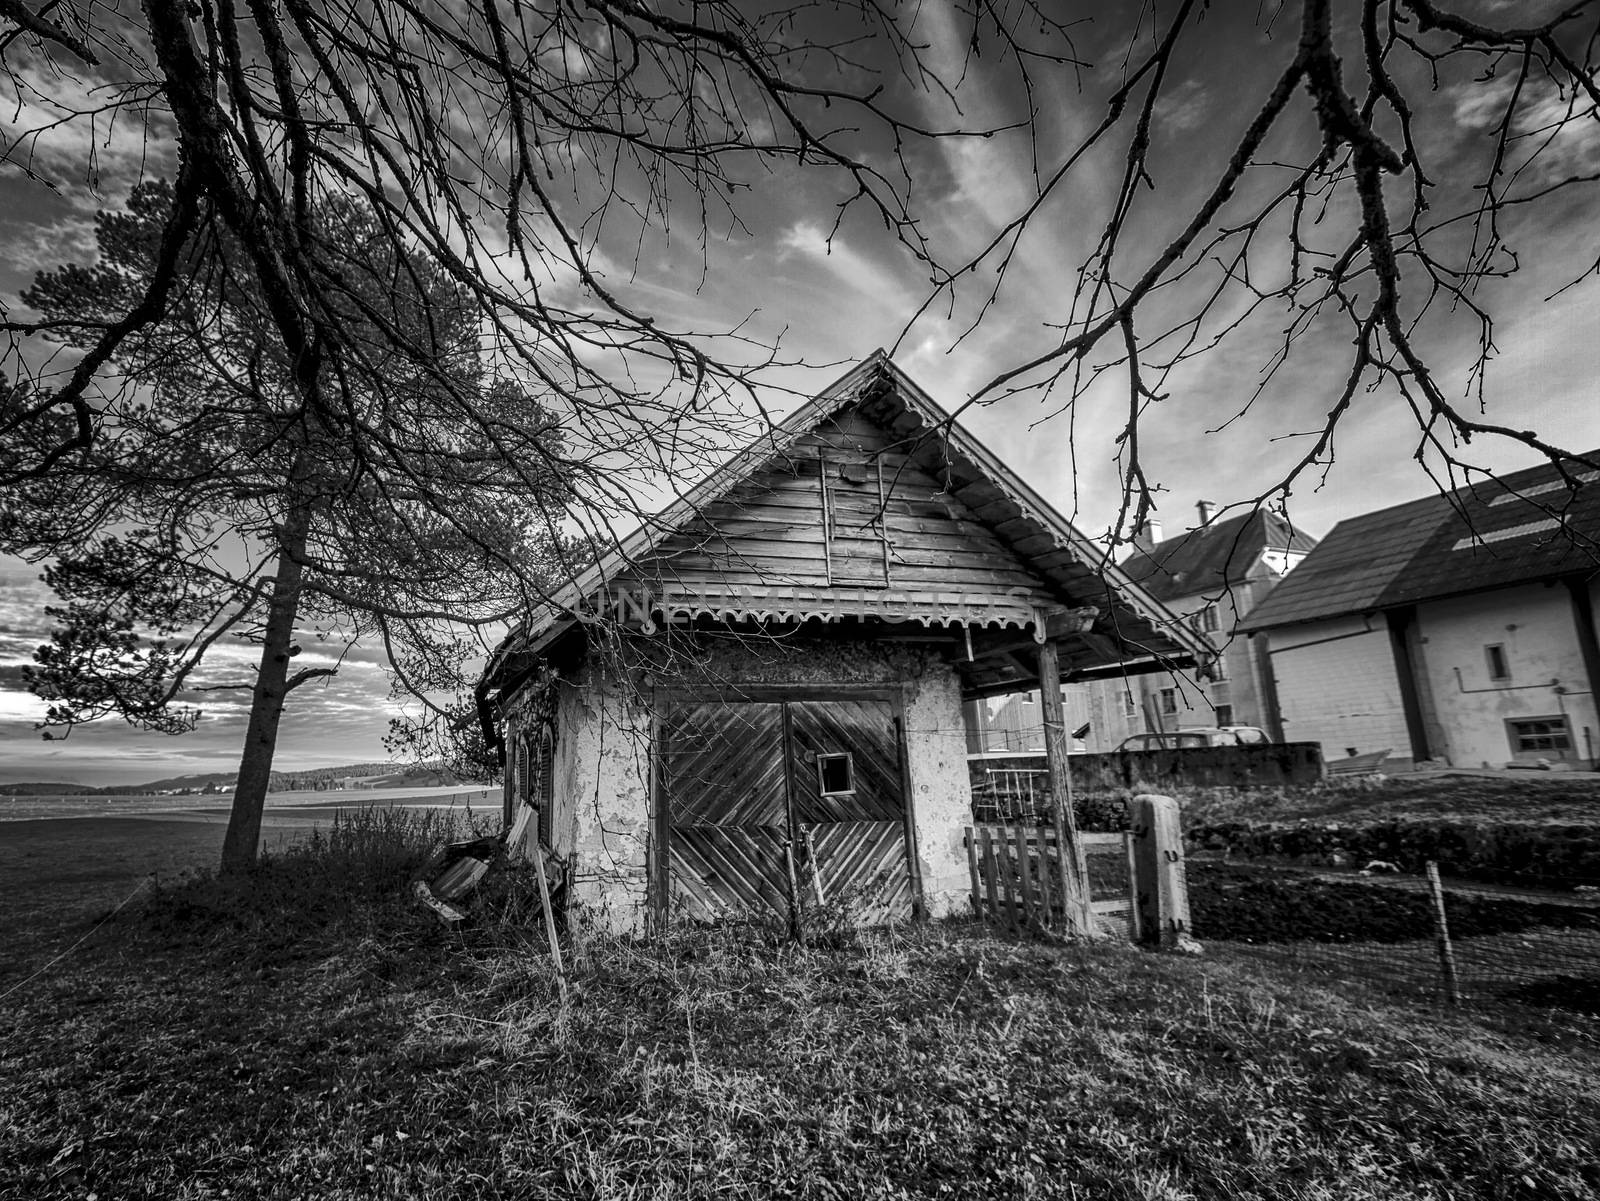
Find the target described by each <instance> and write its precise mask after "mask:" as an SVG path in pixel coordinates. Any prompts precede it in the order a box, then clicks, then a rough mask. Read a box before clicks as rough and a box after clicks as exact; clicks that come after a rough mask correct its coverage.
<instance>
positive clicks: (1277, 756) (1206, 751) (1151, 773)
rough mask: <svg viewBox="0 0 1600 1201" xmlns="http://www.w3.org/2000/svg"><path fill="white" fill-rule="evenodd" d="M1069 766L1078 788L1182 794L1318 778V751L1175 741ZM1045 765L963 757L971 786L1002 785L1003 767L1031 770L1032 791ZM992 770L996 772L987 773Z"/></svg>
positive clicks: (1309, 746)
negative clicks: (1167, 747)
mask: <svg viewBox="0 0 1600 1201" xmlns="http://www.w3.org/2000/svg"><path fill="white" fill-rule="evenodd" d="M1067 762H1068V767H1069V769H1070V771H1071V772H1072V787H1073V790H1074V791H1075V792H1078V793H1101V792H1115V793H1129V794H1131V793H1135V792H1153V793H1159V794H1163V795H1166V796H1184V795H1186V794H1188V793H1192V792H1193V791H1194V790H1195V789H1197V788H1206V789H1210V788H1283V787H1289V786H1293V785H1306V784H1315V783H1317V782H1318V781H1319V780H1321V779H1322V755H1321V752H1320V749H1319V748H1318V746H1317V744H1316V743H1314V742H1311V743H1306V742H1270V743H1263V744H1259V745H1255V746H1204V747H1174V748H1173V749H1171V750H1166V751H1107V752H1104V753H1101V754H1097V755H1071V756H1069V757H1068V760H1067ZM1044 770H1045V760H1044V756H1043V755H1032V756H1026V757H1023V756H1013V757H1008V758H1006V759H1004V760H985V759H973V760H971V761H970V762H969V763H968V771H969V773H970V775H971V780H972V787H973V789H974V791H977V792H980V793H981V792H982V791H983V788H984V784H985V781H986V780H988V781H997V783H991V784H990V787H991V789H992V788H996V787H999V788H1003V787H1004V786H1005V779H1006V772H1008V771H1010V772H1016V773H1024V772H1031V773H1033V774H1034V778H1035V791H1036V792H1037V790H1038V789H1039V788H1041V787H1042V785H1041V784H1039V783H1038V781H1039V780H1042V779H1043V777H1042V776H1040V775H1039V774H1038V773H1042V772H1043V771H1044ZM991 771H997V772H998V774H989V773H991Z"/></svg>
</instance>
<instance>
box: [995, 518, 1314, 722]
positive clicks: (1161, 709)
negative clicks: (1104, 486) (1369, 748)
mask: <svg viewBox="0 0 1600 1201" xmlns="http://www.w3.org/2000/svg"><path fill="white" fill-rule="evenodd" d="M1196 508H1197V510H1198V515H1199V519H1200V520H1199V524H1198V525H1197V526H1196V527H1195V528H1194V529H1191V530H1188V531H1187V532H1185V533H1182V534H1179V535H1177V536H1176V537H1173V538H1167V539H1165V540H1162V538H1161V527H1160V525H1159V524H1157V523H1155V522H1150V523H1149V524H1148V526H1147V528H1146V529H1145V530H1143V531H1141V533H1140V535H1139V537H1138V539H1137V540H1136V546H1135V549H1134V551H1133V552H1132V553H1131V554H1130V555H1129V556H1128V557H1127V558H1126V559H1124V560H1123V562H1122V572H1123V575H1125V576H1126V577H1127V578H1128V579H1129V580H1131V581H1132V582H1134V583H1136V584H1138V585H1140V586H1141V587H1143V589H1144V590H1145V592H1146V593H1148V594H1149V595H1150V596H1153V597H1155V598H1156V599H1157V600H1159V601H1160V602H1161V603H1162V604H1164V605H1165V606H1166V607H1167V608H1169V609H1171V610H1172V611H1173V612H1174V613H1176V614H1177V615H1178V616H1179V617H1181V618H1182V619H1183V620H1184V621H1186V622H1188V624H1189V627H1190V629H1191V630H1192V631H1193V632H1194V633H1195V634H1196V635H1197V636H1198V637H1200V638H1201V639H1203V640H1204V641H1205V642H1206V644H1207V645H1208V646H1209V647H1211V648H1212V651H1213V655H1212V659H1211V662H1210V665H1209V668H1208V670H1207V673H1206V678H1205V679H1201V678H1200V677H1199V675H1198V673H1196V672H1194V671H1192V670H1189V671H1185V670H1182V669H1179V668H1173V669H1170V670H1160V671H1152V672H1145V673H1142V674H1133V675H1129V676H1128V677H1126V678H1121V677H1113V678H1111V679H1104V680H1098V681H1093V682H1082V683H1069V684H1064V685H1063V686H1062V692H1063V697H1062V702H1063V704H1064V705H1065V707H1066V710H1067V715H1068V716H1067V723H1068V726H1069V727H1070V728H1073V729H1078V728H1082V727H1084V726H1087V727H1088V729H1087V730H1086V731H1085V733H1084V736H1083V738H1082V739H1081V741H1080V743H1079V745H1078V746H1077V747H1076V748H1075V749H1078V750H1088V751H1110V750H1115V749H1116V748H1117V746H1119V745H1120V744H1121V742H1122V740H1123V739H1125V738H1127V737H1128V735H1130V734H1137V733H1142V732H1145V731H1153V730H1163V731H1168V732H1171V731H1176V730H1185V729H1194V728H1197V727H1205V726H1231V725H1241V726H1261V727H1262V728H1264V729H1266V730H1267V732H1268V733H1269V734H1270V735H1271V736H1272V737H1273V739H1274V740H1275V741H1282V740H1283V734H1282V731H1281V730H1279V729H1277V728H1276V727H1275V726H1274V724H1273V723H1274V721H1275V717H1276V710H1275V707H1274V706H1273V705H1272V704H1271V703H1270V699H1269V698H1270V697H1271V684H1272V681H1271V676H1270V674H1269V665H1268V660H1267V655H1266V648H1265V646H1264V641H1265V640H1264V639H1262V638H1259V637H1258V638H1249V637H1246V636H1242V635H1238V634H1236V633H1235V629H1234V627H1235V625H1236V624H1237V622H1238V618H1239V616H1240V615H1241V614H1244V613H1247V612H1249V611H1250V610H1251V609H1253V608H1254V607H1255V606H1256V605H1257V604H1258V603H1259V602H1260V601H1261V600H1262V599H1263V598H1264V597H1266V595H1267V594H1268V593H1269V592H1271V591H1272V589H1273V588H1274V587H1275V586H1276V585H1277V583H1278V581H1279V580H1281V579H1282V578H1283V577H1284V576H1285V575H1286V574H1287V573H1288V572H1289V571H1291V570H1292V569H1293V568H1294V567H1295V566H1296V565H1297V564H1298V563H1299V562H1300V561H1301V560H1302V559H1304V558H1305V557H1306V555H1307V554H1309V553H1310V552H1311V550H1312V548H1313V547H1315V546H1316V544H1317V542H1316V539H1315V538H1312V537H1311V536H1310V535H1309V534H1307V533H1305V532H1304V531H1303V530H1298V529H1295V528H1294V527H1293V526H1291V525H1290V524H1289V522H1288V521H1287V520H1285V519H1284V518H1283V517H1281V516H1280V515H1278V514H1277V513H1273V512H1270V511H1268V510H1264V509H1262V510H1256V511H1253V512H1249V513H1239V514H1235V515H1234V516H1232V517H1227V518H1223V519H1222V520H1218V519H1217V518H1216V514H1215V508H1216V507H1215V506H1214V505H1212V504H1211V503H1210V502H1209V501H1201V502H1200V503H1199V504H1198V505H1197V506H1196ZM1039 714H1040V707H1039V698H1038V694H1037V693H1031V692H1030V693H1024V694H1021V695H1018V696H1015V697H1012V698H1010V699H1009V700H1007V701H1006V702H1005V704H1003V705H1001V706H998V707H995V708H993V709H992V710H984V709H981V708H979V709H976V710H975V711H974V712H973V713H972V715H971V724H972V725H973V727H974V730H975V731H976V735H977V736H976V737H975V738H974V745H973V748H972V749H973V750H974V751H975V752H976V751H986V752H994V751H1023V750H1036V749H1038V748H1040V747H1042V746H1043V745H1044V741H1043V740H1044V730H1043V727H1042V725H1041V721H1040V716H1039Z"/></svg>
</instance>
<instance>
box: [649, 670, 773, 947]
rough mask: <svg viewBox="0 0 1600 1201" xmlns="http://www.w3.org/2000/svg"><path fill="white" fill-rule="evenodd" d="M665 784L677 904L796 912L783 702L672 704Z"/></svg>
mask: <svg viewBox="0 0 1600 1201" xmlns="http://www.w3.org/2000/svg"><path fill="white" fill-rule="evenodd" d="M661 785H662V793H663V796H662V798H661V803H662V805H663V807H664V818H665V826H666V842H667V846H668V866H667V872H668V876H669V879H670V887H669V891H668V896H669V900H670V904H671V906H672V908H673V909H675V910H677V909H681V910H682V911H683V912H685V913H686V914H687V915H688V916H690V917H696V918H714V917H718V916H721V915H722V914H724V913H727V912H729V911H739V910H751V909H756V910H759V909H763V908H765V909H772V910H776V911H777V912H779V913H785V914H786V913H788V911H789V892H790V888H789V872H788V864H787V862H786V859H785V848H786V847H787V845H788V839H789V802H788V793H787V786H786V783H785V780H784V754H783V707H782V706H781V705H763V704H747V703H730V702H721V701H719V702H715V703H712V704H698V705H681V706H678V707H676V708H674V709H672V710H670V711H669V712H668V714H667V718H666V721H665V723H664V724H663V728H662V730H661Z"/></svg>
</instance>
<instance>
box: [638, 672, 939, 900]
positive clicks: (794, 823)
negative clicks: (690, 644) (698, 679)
mask: <svg viewBox="0 0 1600 1201" xmlns="http://www.w3.org/2000/svg"><path fill="white" fill-rule="evenodd" d="M661 733H662V739H661V743H660V753H661V782H662V801H661V803H662V805H663V806H664V807H665V814H664V816H665V819H666V821H665V826H666V831H665V832H666V838H667V844H668V848H669V849H668V875H669V884H668V890H669V898H670V905H671V906H672V908H673V910H674V911H676V912H680V913H683V914H685V915H687V916H690V917H694V918H698V919H701V920H707V919H714V918H717V917H722V916H729V915H733V914H738V913H747V912H750V911H752V910H754V911H762V910H770V911H772V912H775V913H777V914H779V915H780V916H783V917H787V916H788V914H789V912H790V907H791V905H792V904H794V903H795V902H796V900H797V899H798V901H799V903H800V904H802V905H803V906H807V907H809V906H810V905H811V904H814V903H815V902H816V899H817V897H818V896H819V895H820V896H821V897H822V898H823V899H824V900H825V901H826V902H828V903H834V904H840V905H843V906H845V907H847V908H848V909H849V911H850V912H851V913H852V914H853V915H854V916H855V917H856V918H857V920H859V921H862V922H869V923H878V922H884V921H888V920H891V919H895V918H901V917H907V916H909V915H910V913H911V900H912V892H911V883H910V875H909V870H908V868H909V865H908V861H907V856H906V820H905V817H906V810H905V797H904V789H903V786H902V784H901V774H900V739H899V731H898V729H897V727H896V725H895V721H894V712H893V709H892V707H891V706H890V705H889V704H888V702H886V701H876V700H860V701H857V700H828V701H772V702H739V701H717V702H707V703H690V704H680V705H677V706H675V707H674V708H672V709H670V710H669V711H668V713H667V715H666V717H665V720H664V722H663V726H662V731H661ZM819 755H822V756H827V755H834V756H838V755H848V756H849V758H850V764H851V768H850V780H849V783H850V784H851V787H850V788H849V790H848V791H831V792H830V791H825V789H824V787H823V783H824V782H823V780H822V778H821V775H820V773H819V768H818V756H819ZM791 837H792V838H793V840H794V841H793V843H790V841H789V840H790V839H791ZM791 847H792V849H793V852H794V860H795V871H796V880H795V884H796V885H798V887H799V890H800V897H799V898H795V897H794V896H793V887H792V886H791V882H790V875H789V871H790V864H789V861H788V859H787V857H786V853H787V852H788V851H789V849H790V848H791Z"/></svg>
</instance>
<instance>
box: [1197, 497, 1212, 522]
mask: <svg viewBox="0 0 1600 1201" xmlns="http://www.w3.org/2000/svg"><path fill="white" fill-rule="evenodd" d="M1195 509H1196V510H1198V511H1199V513H1200V524H1201V525H1206V524H1207V523H1209V522H1210V520H1211V518H1212V517H1213V516H1214V515H1215V514H1216V511H1217V506H1216V505H1215V504H1214V503H1213V502H1211V501H1209V500H1202V501H1200V502H1198V503H1197V504H1196V505H1195Z"/></svg>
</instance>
